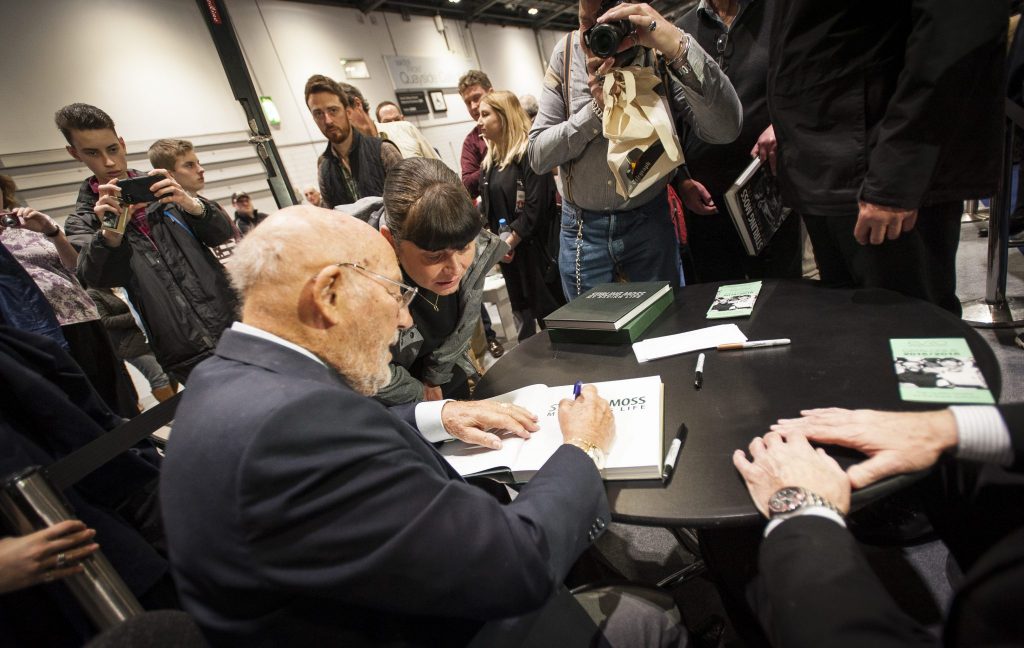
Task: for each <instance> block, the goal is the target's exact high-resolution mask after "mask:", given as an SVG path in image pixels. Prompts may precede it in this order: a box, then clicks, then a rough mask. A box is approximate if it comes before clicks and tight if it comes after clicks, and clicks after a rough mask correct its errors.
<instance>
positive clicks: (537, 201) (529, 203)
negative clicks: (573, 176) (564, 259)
mask: <svg viewBox="0 0 1024 648" xmlns="http://www.w3.org/2000/svg"><path fill="white" fill-rule="evenodd" d="M517 165H518V168H519V172H520V174H522V178H523V188H524V189H525V191H526V203H525V205H524V206H523V211H522V212H521V213H520V214H519V215H518V216H517V217H516V219H515V220H513V221H512V223H510V224H509V227H511V228H512V231H514V232H515V233H516V234H518V235H519V238H521V239H523V240H526V239H528V238H530V237H531V236H533V233H534V231H536V230H537V226H538V224H540V223H542V222H543V221H544V219H546V218H548V217H550V215H551V209H552V207H553V206H554V204H555V179H554V177H553V176H552V175H551V173H541V174H536V173H534V172H533V169H531V168H530V165H529V164H527V163H526V159H525V157H524V158H523V160H522V162H520V163H517Z"/></svg>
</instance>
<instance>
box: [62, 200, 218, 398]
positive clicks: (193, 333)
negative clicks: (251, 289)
mask: <svg viewBox="0 0 1024 648" xmlns="http://www.w3.org/2000/svg"><path fill="white" fill-rule="evenodd" d="M96 199H97V196H96V194H94V193H93V192H92V189H91V188H90V187H89V184H88V181H86V182H85V183H83V184H82V188H81V190H80V191H79V194H78V204H77V206H76V209H75V213H74V214H72V215H70V216H68V218H67V221H66V222H65V224H64V230H65V232H66V233H67V236H68V239H69V240H70V241H71V243H72V244H74V246H75V247H77V248H78V249H79V252H80V254H79V257H78V272H79V273H80V274H81V275H82V277H83V278H84V279H85V281H86V283H87V284H88V285H90V286H96V287H98V288H112V287H115V286H124V288H125V290H126V291H127V292H128V298H129V299H130V300H131V302H132V304H133V305H134V306H135V308H136V309H137V310H138V312H139V315H140V316H141V318H142V322H143V324H144V325H145V327H146V329H147V333H148V336H149V342H150V346H151V347H152V349H153V353H154V355H156V358H157V360H158V361H159V362H160V364H161V366H163V367H164V369H165V370H167V371H168V372H173V373H174V374H175V377H177V378H179V379H184V378H186V377H187V376H188V373H189V371H191V370H192V368H193V367H194V366H195V365H196V364H198V363H199V362H200V361H201V360H202V359H203V358H206V357H207V356H209V355H210V354H211V353H212V352H213V349H214V348H215V347H216V345H217V339H218V338H219V337H220V334H221V332H222V331H223V330H224V329H225V328H227V327H228V326H230V325H231V322H232V321H233V320H234V318H235V315H236V310H237V304H238V302H237V298H236V296H235V292H234V290H233V289H232V288H231V285H230V283H229V282H228V278H227V275H226V273H225V272H224V267H223V266H221V264H220V262H218V261H217V259H216V258H215V257H214V256H213V253H212V252H210V250H209V247H208V246H210V247H212V246H216V245H220V244H221V243H224V242H225V241H227V240H229V239H230V238H231V235H232V228H231V221H230V219H228V218H227V217H226V216H224V215H223V213H222V212H221V211H220V208H219V207H218V206H217V205H216V203H212V202H210V201H207V200H206V199H201V200H202V202H203V204H204V205H205V206H206V212H205V213H204V214H203V216H201V217H194V216H191V215H189V214H188V213H186V212H185V211H184V210H182V209H178V207H177V206H176V205H174V204H168V205H162V204H160V203H153V204H151V205H150V206H149V207H148V208H147V210H146V220H147V222H148V223H149V228H150V236H151V237H152V240H150V238H147V237H146V235H145V234H143V233H142V232H141V231H139V230H138V229H137V228H136V227H135V226H134V225H129V226H128V230H127V231H126V232H125V239H124V241H123V242H122V243H121V245H119V246H118V247H116V248H112V247H109V246H107V245H106V242H105V240H104V239H103V237H102V235H101V234H100V232H99V229H100V222H99V219H98V218H97V217H96V214H95V213H93V211H92V207H93V205H95V203H96Z"/></svg>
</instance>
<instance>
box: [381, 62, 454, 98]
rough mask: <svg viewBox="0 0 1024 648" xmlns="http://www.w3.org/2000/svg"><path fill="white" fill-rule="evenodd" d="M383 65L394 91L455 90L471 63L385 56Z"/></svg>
mask: <svg viewBox="0 0 1024 648" xmlns="http://www.w3.org/2000/svg"><path fill="white" fill-rule="evenodd" d="M384 64H385V65H386V66H387V68H388V74H389V75H391V84H392V85H393V86H394V87H395V90H423V89H427V88H455V87H458V85H459V77H461V76H462V75H463V74H465V73H466V71H468V70H470V69H471V68H472V67H473V63H472V61H469V60H467V59H461V58H455V57H437V58H433V57H428V56H385V57H384Z"/></svg>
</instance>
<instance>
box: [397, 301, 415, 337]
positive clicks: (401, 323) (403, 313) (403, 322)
mask: <svg viewBox="0 0 1024 648" xmlns="http://www.w3.org/2000/svg"><path fill="white" fill-rule="evenodd" d="M411 326H412V314H411V313H410V312H409V307H408V306H402V308H400V309H399V310H398V328H399V329H401V330H403V331H404V330H405V329H407V328H410V327H411Z"/></svg>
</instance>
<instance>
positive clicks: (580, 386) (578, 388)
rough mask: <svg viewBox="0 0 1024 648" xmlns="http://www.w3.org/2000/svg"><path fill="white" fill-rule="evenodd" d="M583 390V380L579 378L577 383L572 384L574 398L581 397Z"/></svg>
mask: <svg viewBox="0 0 1024 648" xmlns="http://www.w3.org/2000/svg"><path fill="white" fill-rule="evenodd" d="M582 390H583V381H582V380H577V381H576V384H575V385H573V386H572V398H573V400H576V399H577V398H579V397H580V392H581V391H582Z"/></svg>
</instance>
